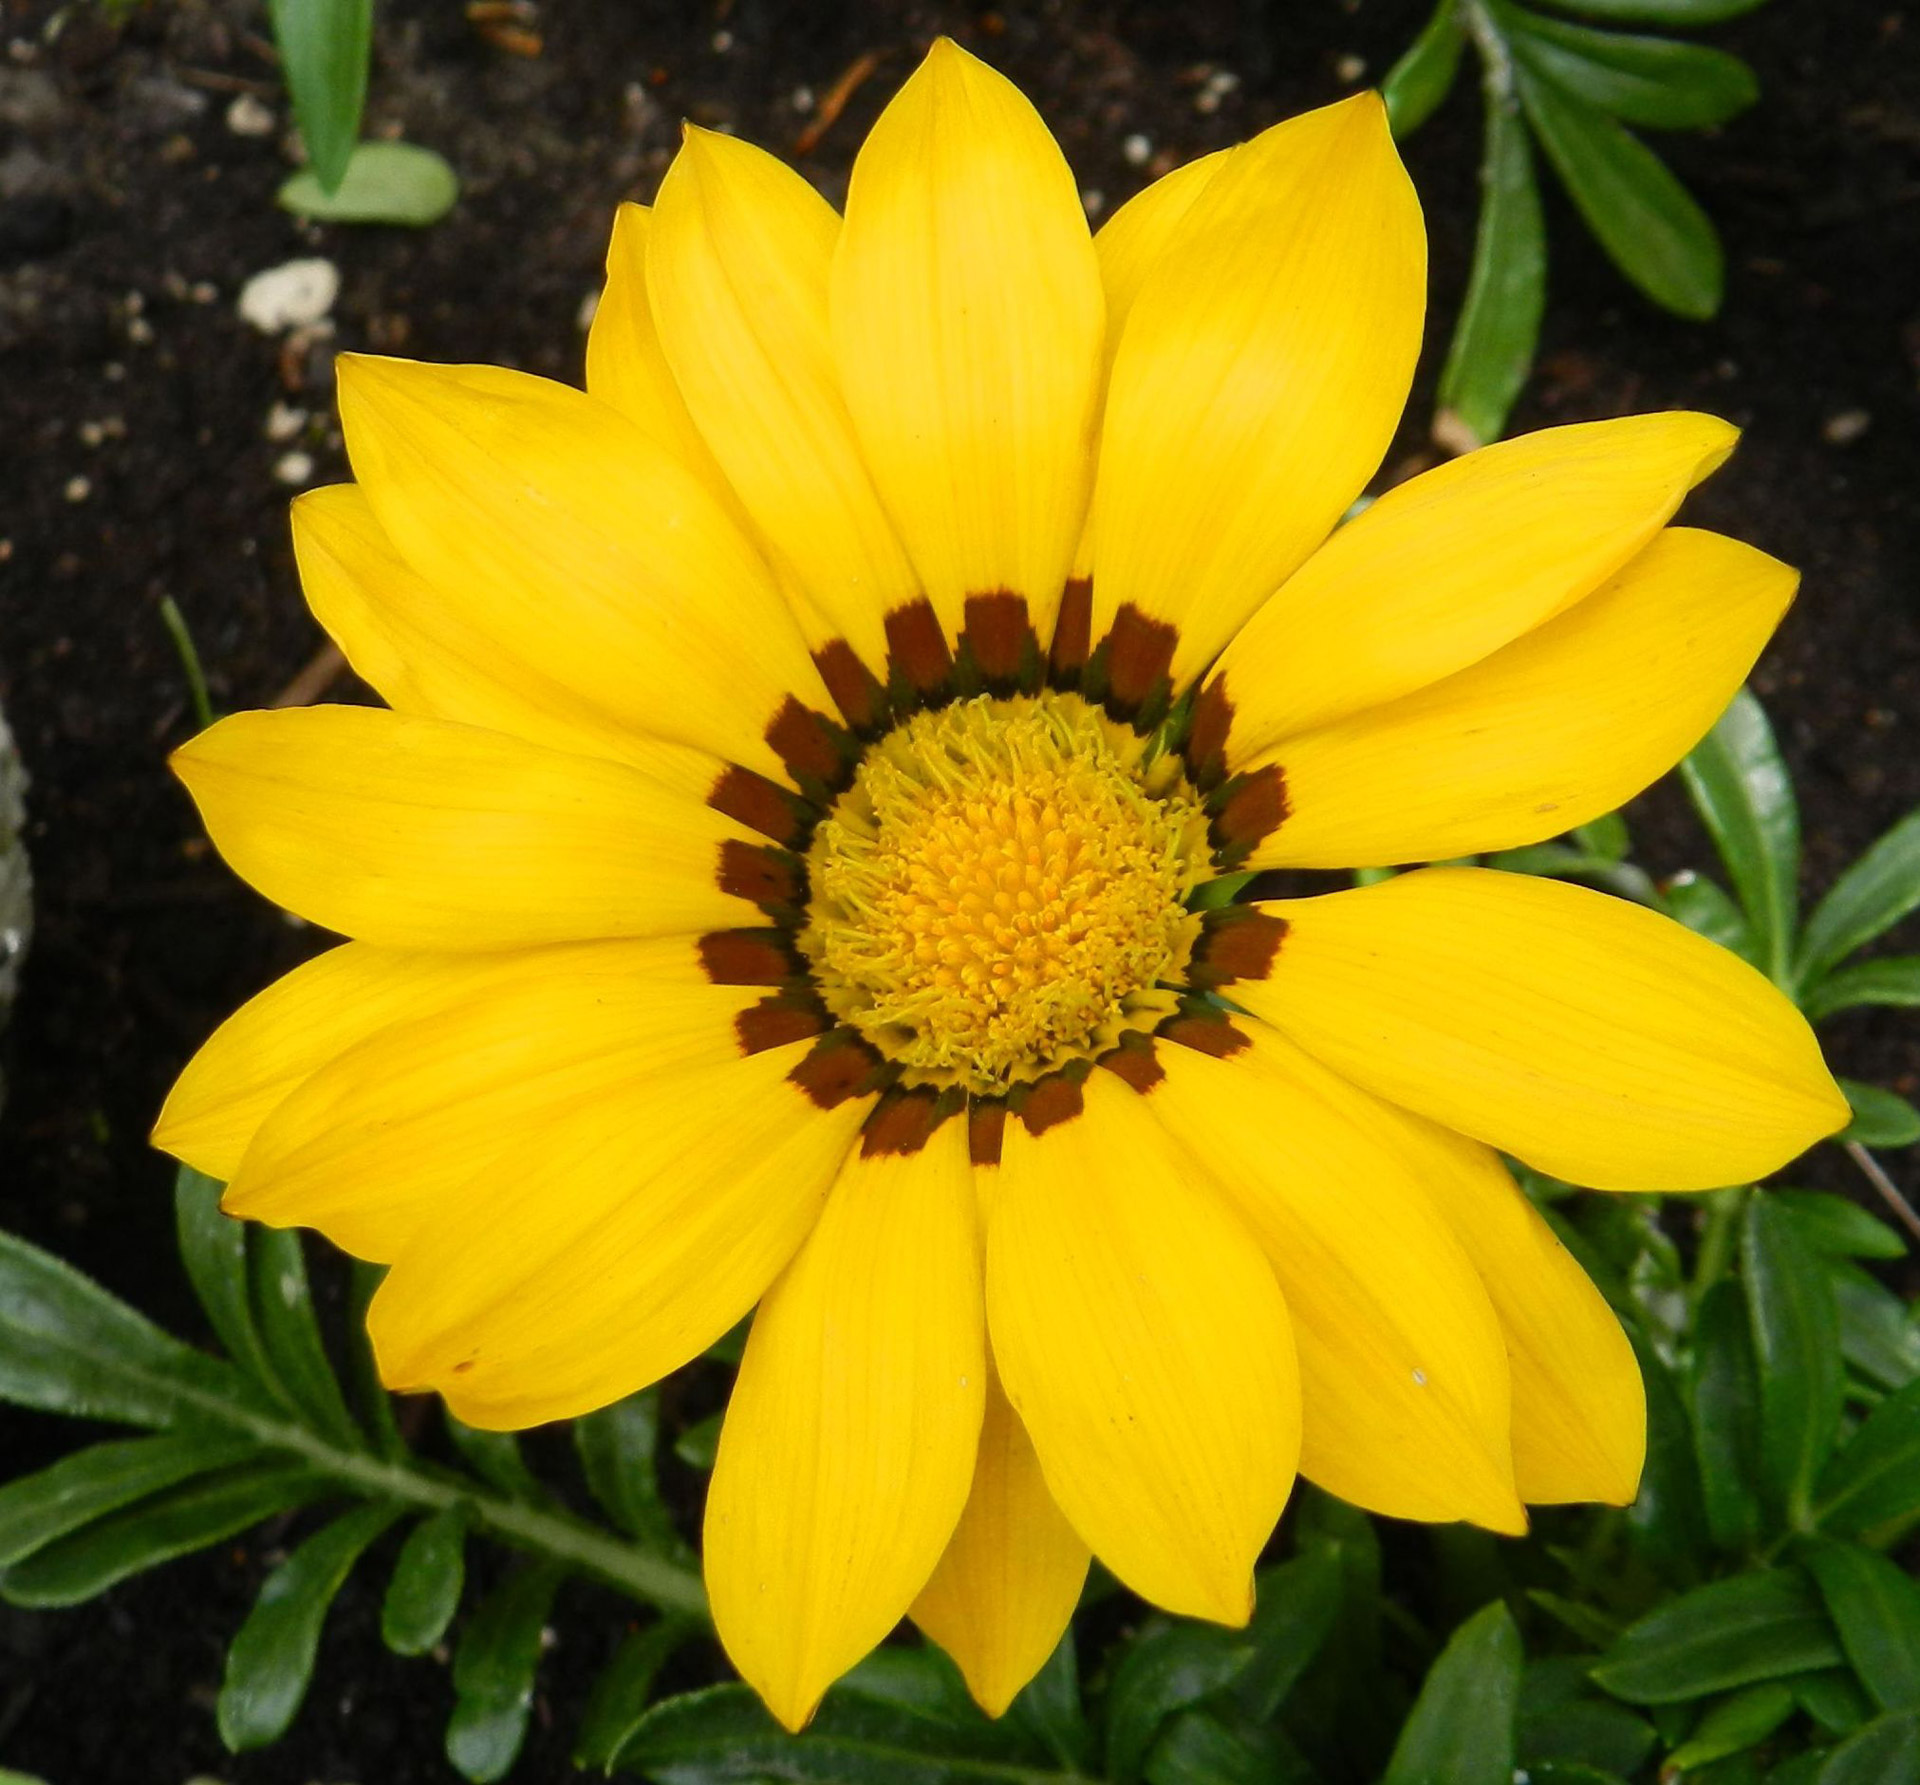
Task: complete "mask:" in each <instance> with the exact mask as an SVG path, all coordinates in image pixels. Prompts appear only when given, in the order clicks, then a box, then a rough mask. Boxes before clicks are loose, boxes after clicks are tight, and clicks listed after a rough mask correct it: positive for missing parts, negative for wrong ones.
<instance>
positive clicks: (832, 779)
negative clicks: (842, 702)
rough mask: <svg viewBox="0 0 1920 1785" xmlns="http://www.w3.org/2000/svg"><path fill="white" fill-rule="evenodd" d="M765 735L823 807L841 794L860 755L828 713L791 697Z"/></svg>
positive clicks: (795, 777)
mask: <svg viewBox="0 0 1920 1785" xmlns="http://www.w3.org/2000/svg"><path fill="white" fill-rule="evenodd" d="M763 735H764V736H765V738H766V740H767V744H768V746H769V747H770V748H771V749H772V751H773V753H774V755H776V756H777V757H779V758H780V760H781V761H782V762H783V763H785V764H786V765H787V773H788V774H790V775H791V776H792V777H793V778H794V781H795V783H796V784H797V785H798V786H799V788H800V790H801V791H802V792H803V793H806V794H809V795H811V796H813V797H814V798H815V799H817V800H819V801H820V803H821V804H824V803H825V797H824V796H829V795H832V794H834V793H837V792H839V790H840V789H841V788H842V787H844V786H845V785H846V784H847V782H848V780H849V779H850V778H851V776H852V774H853V765H854V762H855V761H856V760H857V758H858V754H859V752H858V750H857V749H856V748H855V745H854V741H853V739H852V738H851V737H850V736H848V734H847V733H846V732H845V731H844V730H842V729H841V727H839V726H838V725H836V724H834V722H833V721H832V720H831V719H829V718H828V717H827V716H826V715H825V714H824V713H816V712H815V711H814V710H813V708H812V707H809V706H803V705H802V704H801V703H800V702H799V701H798V700H796V699H795V698H794V697H793V696H792V695H791V694H789V695H788V696H787V698H786V699H785V700H784V701H782V702H781V705H780V710H779V712H777V713H775V714H774V716H773V718H772V720H771V721H770V722H769V723H768V726H767V729H766V731H765V733H764V734H763Z"/></svg>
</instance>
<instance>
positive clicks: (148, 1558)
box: [0, 1457, 328, 1607]
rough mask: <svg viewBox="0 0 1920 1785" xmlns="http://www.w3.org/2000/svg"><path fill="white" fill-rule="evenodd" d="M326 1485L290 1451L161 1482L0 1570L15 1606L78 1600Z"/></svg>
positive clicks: (0, 1582) (0, 1592) (2, 1590)
mask: <svg viewBox="0 0 1920 1785" xmlns="http://www.w3.org/2000/svg"><path fill="white" fill-rule="evenodd" d="M327 1490H328V1484H327V1482H326V1480H325V1478H324V1477H323V1476H320V1475H318V1474H316V1473H315V1472H314V1471H313V1470H312V1469H310V1468H308V1467H307V1465H306V1464H304V1463H302V1462H299V1461H297V1460H295V1459H293V1458H286V1457H274V1458H264V1459H262V1460H261V1461H259V1462H254V1463H245V1464H241V1465H240V1466H238V1467H236V1468H232V1469H227V1470H223V1471H220V1472H218V1473H216V1474H213V1475H203V1476H200V1477H199V1478H197V1479H196V1480H193V1481H189V1482H186V1483H183V1484H181V1485H179V1486H176V1487H172V1488H168V1489H166V1490H165V1491H164V1492H162V1493H159V1494H155V1495H153V1496H151V1497H150V1498H148V1499H145V1500H139V1501H136V1502H134V1504H132V1505H131V1506H126V1507H122V1508H121V1509H120V1510H119V1511H118V1512H115V1513H111V1514H109V1515H108V1516H107V1517H105V1518H103V1519H98V1520H96V1521H95V1522H94V1523H93V1524H90V1525H87V1526H85V1527H84V1528H83V1529H81V1530H79V1531H75V1532H73V1533H71V1534H70V1535H68V1536H66V1537H62V1538H60V1539H59V1540H57V1541H56V1542H53V1543H49V1544H47V1545H46V1546H45V1547H44V1548H42V1549H39V1550H36V1551H35V1552H34V1553H33V1554H32V1555H30V1556H28V1557H27V1558H26V1559H25V1560H24V1561H21V1562H17V1563H15V1564H14V1565H13V1566H12V1567H11V1568H8V1569H7V1570H6V1571H5V1572H4V1573H0V1597H3V1598H6V1599H8V1600H10V1601H12V1603H13V1604H15V1605H27V1606H35V1607H39V1606H51V1605H78V1604H79V1603H80V1602H81V1601H82V1600H83V1599H91V1598H92V1597H93V1596H94V1595H95V1594H96V1593H104V1592H105V1591H106V1590H107V1588H109V1587H110V1586H112V1585H113V1584H114V1583H115V1582H116V1581H122V1580H125V1579H126V1578H127V1576H128V1575H130V1574H139V1573H141V1572H142V1571H143V1570H145V1569H148V1568H157V1567H158V1566H159V1565H160V1564H161V1563H162V1562H170V1561H172V1560H173V1558H174V1557H175V1556H185V1555H190V1554H192V1552H193V1551H195V1550H199V1549H205V1548H206V1547H207V1546H208V1545H209V1544H212V1543H219V1542H220V1541H221V1540H222V1539H223V1538H227V1537H232V1536H234V1535H235V1534H236V1533H238V1532H241V1531H244V1530H246V1529H247V1528H248V1527H249V1526H251V1525H257V1524H259V1523H260V1521H261V1520H262V1519H268V1518H271V1517H273V1515H274V1514H275V1513H277V1512H285V1511H286V1510H287V1509H288V1508H289V1507H293V1506H300V1505H303V1504H305V1503H306V1502H307V1501H309V1500H312V1499H316V1498H318V1497H319V1496H320V1495H321V1494H323V1493H325V1492H327Z"/></svg>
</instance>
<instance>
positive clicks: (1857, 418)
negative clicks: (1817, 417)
mask: <svg viewBox="0 0 1920 1785" xmlns="http://www.w3.org/2000/svg"><path fill="white" fill-rule="evenodd" d="M1872 426H1873V417H1872V416H1871V415H1869V414H1868V413H1867V411H1866V410H1864V409H1843V410H1841V411H1840V413H1839V414H1838V415H1830V416H1828V417H1827V419H1826V420H1825V421H1824V422H1822V423H1821V424H1820V438H1821V439H1822V440H1824V441H1825V442H1826V443H1827V444H1828V445H1829V446H1851V445H1852V444H1853V443H1854V442H1855V441H1856V440H1858V439H1859V438H1860V436H1861V435H1862V434H1864V433H1865V432H1866V431H1867V430H1868V429H1869V428H1870V427H1872Z"/></svg>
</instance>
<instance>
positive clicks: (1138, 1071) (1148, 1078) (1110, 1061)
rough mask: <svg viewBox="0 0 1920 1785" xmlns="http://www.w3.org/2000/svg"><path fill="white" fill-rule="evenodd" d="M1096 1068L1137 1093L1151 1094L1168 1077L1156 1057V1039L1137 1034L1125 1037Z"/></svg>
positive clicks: (1101, 1059)
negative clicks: (1154, 1052)
mask: <svg viewBox="0 0 1920 1785" xmlns="http://www.w3.org/2000/svg"><path fill="white" fill-rule="evenodd" d="M1095 1064H1096V1065H1098V1066H1104V1067H1105V1068H1106V1069H1107V1071H1109V1072H1111V1073H1112V1074H1113V1076H1114V1077H1115V1078H1117V1079H1119V1080H1120V1081H1121V1082H1122V1083H1123V1084H1129V1085H1131V1086H1132V1087H1133V1088H1134V1089H1135V1090H1136V1091H1143V1092H1144V1091H1151V1090H1152V1089H1153V1087H1154V1086H1155V1085H1157V1084H1158V1083H1159V1082H1160V1081H1161V1080H1162V1079H1163V1078H1165V1077H1166V1076H1167V1069H1166V1068H1165V1067H1164V1066H1162V1065H1161V1064H1160V1062H1159V1061H1158V1060H1156V1059H1155V1058H1154V1056H1153V1037H1152V1036H1151V1035H1142V1034H1140V1033H1139V1031H1138V1030H1136V1031H1134V1032H1133V1033H1132V1034H1130V1035H1127V1036H1124V1037H1123V1038H1122V1039H1121V1042H1120V1045H1119V1046H1118V1047H1116V1048H1109V1049H1108V1050H1107V1051H1106V1052H1105V1053H1104V1054H1102V1055H1101V1056H1100V1058H1099V1059H1098V1060H1097V1061H1095Z"/></svg>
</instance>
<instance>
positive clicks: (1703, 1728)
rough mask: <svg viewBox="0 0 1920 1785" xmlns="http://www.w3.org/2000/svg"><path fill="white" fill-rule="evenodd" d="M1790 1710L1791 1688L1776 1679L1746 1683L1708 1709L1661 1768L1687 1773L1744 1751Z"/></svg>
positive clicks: (1782, 1721) (1791, 1711) (1791, 1704)
mask: <svg viewBox="0 0 1920 1785" xmlns="http://www.w3.org/2000/svg"><path fill="white" fill-rule="evenodd" d="M1793 1712H1794V1697H1793V1690H1792V1688H1791V1687H1789V1686H1786V1685H1783V1684H1782V1683H1781V1682H1780V1681H1779V1680H1766V1681H1763V1682H1762V1683H1761V1684H1760V1685H1757V1686H1748V1687H1746V1688H1745V1689H1744V1690H1742V1691H1739V1692H1736V1693H1734V1694H1733V1696H1732V1697H1730V1698H1723V1699H1722V1700H1721V1701H1720V1702H1719V1703H1718V1704H1716V1705H1714V1706H1713V1707H1712V1708H1711V1709H1709V1710H1708V1712H1707V1714H1706V1715H1705V1716H1704V1717H1702V1718H1701V1719H1700V1722H1699V1724H1698V1726H1697V1727H1696V1728H1695V1730H1694V1732H1693V1734H1692V1735H1690V1736H1688V1737H1687V1739H1686V1740H1685V1741H1684V1742H1682V1743H1681V1744H1680V1746H1679V1747H1677V1748H1675V1749H1674V1751H1673V1752H1672V1753H1671V1754H1669V1755H1668V1756H1667V1758H1666V1762H1665V1764H1664V1766H1663V1767H1662V1769H1661V1770H1662V1771H1663V1772H1672V1773H1681V1772H1687V1771H1691V1770H1692V1769H1693V1768H1694V1767H1697V1766H1706V1765H1708V1764H1710V1763H1711V1762H1713V1761H1716V1760H1725V1759H1726V1758H1727V1757H1728V1756H1729V1755H1731V1754H1744V1753H1745V1752H1746V1751H1747V1750H1748V1749H1749V1748H1752V1747H1755V1746H1757V1745H1758V1744H1759V1743H1761V1742H1764V1741H1765V1740H1766V1739H1767V1737H1768V1736H1770V1735H1772V1734H1773V1732H1774V1731H1775V1730H1776V1729H1778V1728H1779V1727H1780V1725H1781V1724H1782V1723H1784V1722H1786V1720H1787V1719H1788V1718H1789V1717H1791V1716H1792V1715H1793Z"/></svg>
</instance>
